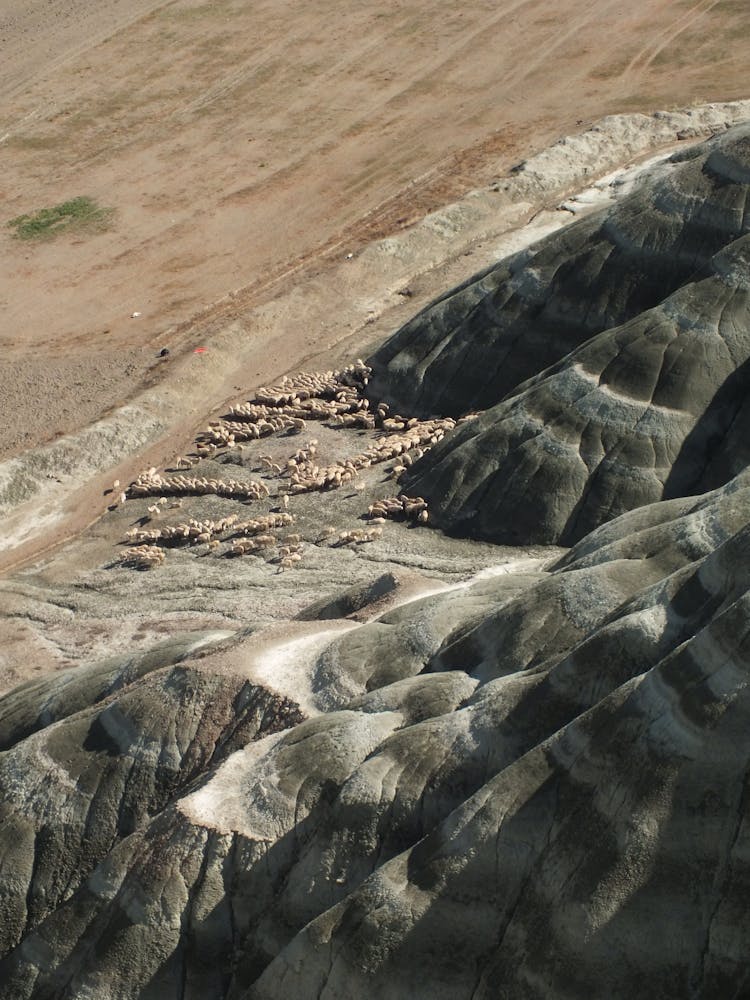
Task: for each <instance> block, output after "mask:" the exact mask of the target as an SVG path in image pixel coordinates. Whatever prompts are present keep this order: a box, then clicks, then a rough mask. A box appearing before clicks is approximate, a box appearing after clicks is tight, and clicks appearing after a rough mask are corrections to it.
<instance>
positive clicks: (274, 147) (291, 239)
mask: <svg viewBox="0 0 750 1000" xmlns="http://www.w3.org/2000/svg"><path fill="white" fill-rule="evenodd" d="M749 21H750V11H748V5H747V3H746V2H745V0H698V2H695V0H690V2H682V0H631V2H630V3H623V2H622V0H557V2H555V3H551V2H550V0H492V2H489V0H469V2H467V3H463V4H455V3H453V2H451V3H448V2H445V0H408V2H407V0H386V2H380V3H377V4H375V3H370V2H367V0H365V2H361V3H356V4H347V3H341V2H333V0H306V2H305V3H299V2H296V3H295V2H293V0H256V2H254V3H252V4H250V3H248V2H247V0H215V2H205V3H196V2H194V0H170V2H166V3H154V2H148V0H140V2H134V0H97V2H96V3H94V2H93V0H44V2H42V0H36V2H31V3H29V2H23V3H22V2H21V0H0V205H2V212H1V213H0V316H1V317H2V319H1V321H0V385H1V386H2V393H0V457H2V456H7V455H12V454H15V453H18V452H20V451H23V450H24V449H26V448H28V447H30V446H33V445H36V444H39V443H42V442H45V441H48V440H50V439H53V438H55V437H57V436H59V435H60V434H62V433H66V432H69V431H72V430H74V429H76V428H78V427H81V426H83V425H86V424H88V423H89V422H91V421H92V420H94V419H96V418H97V417H98V416H100V415H101V414H102V413H104V412H106V411H107V410H109V409H110V408H111V407H112V406H114V405H116V404H118V403H121V402H122V401H123V400H125V399H127V398H128V397H129V396H131V395H132V393H133V392H134V391H136V389H137V388H138V387H139V386H141V385H143V384H144V383H146V382H148V381H149V380H153V379H155V378H158V377H160V370H156V369H154V355H155V352H156V350H157V349H158V348H160V347H161V346H162V345H163V344H166V343H168V344H169V345H170V346H172V347H173V348H175V347H176V348H177V349H178V350H182V349H186V348H188V347H190V346H194V345H195V344H197V343H199V342H200V338H201V336H202V334H203V332H204V330H205V325H204V321H205V320H206V317H207V316H210V312H211V304H212V303H213V302H215V301H217V300H218V299H220V298H221V297H222V296H225V295H226V294H227V293H228V292H230V291H232V290H236V289H243V288H245V289H249V290H250V292H252V290H253V289H254V288H259V289H260V288H262V287H263V286H264V284H265V283H267V281H268V280H269V278H272V277H274V276H279V275H283V274H284V273H285V272H286V271H287V270H288V269H289V268H291V267H293V266H294V265H295V264H297V263H298V262H299V261H301V260H302V261H304V260H314V259H315V257H316V255H317V254H320V252H321V250H323V249H325V248H328V251H329V253H330V251H331V248H335V250H336V252H337V253H338V252H339V250H340V252H341V254H345V253H346V252H349V251H350V250H352V249H354V248H356V246H357V245H358V244H359V243H361V242H362V241H364V240H368V239H371V238H373V237H374V236H378V235H383V234H385V233H388V232H392V231H396V230H398V229H400V228H403V227H404V226H406V225H408V224H409V223H410V222H411V221H413V220H414V219H415V218H417V217H419V216H420V215H422V214H423V213H424V212H425V211H426V210H428V209H429V208H432V207H435V206H437V205H439V204H443V203H445V202H446V201H448V200H450V199H452V198H454V197H456V196H457V195H459V194H461V193H462V192H463V191H465V190H467V189H469V188H472V187H476V186H477V185H479V184H482V183H483V182H485V181H487V180H489V179H491V178H492V177H493V176H495V175H496V174H497V173H498V171H500V170H501V169H503V168H504V167H507V166H508V164H509V163H511V162H513V161H514V160H515V159H517V158H519V157H520V156H522V155H526V154H527V153H529V152H532V151H534V150H535V149H538V148H540V147H541V146H543V145H546V144H547V143H548V142H549V141H551V140H554V139H555V138H556V137H557V136H558V135H561V134H564V133H566V132H570V131H574V130H575V129H576V127H577V124H578V123H582V122H585V121H587V120H590V119H592V118H596V117H599V116H601V115H602V114H606V113H608V112H613V111H623V110H636V109H638V110H640V109H642V110H650V109H654V108H657V107H664V106H670V105H675V104H678V103H679V104H682V105H684V104H685V103H689V102H690V101H691V100H699V99H700V100H727V99H732V98H735V97H739V96H744V95H743V93H742V88H743V87H744V86H745V76H744V74H745V70H746V55H747V41H746V39H747V37H748V27H749V26H750V25H749V24H748V22H749ZM78 195H87V196H90V197H93V198H96V199H97V200H98V201H99V203H100V204H101V205H103V206H106V207H109V208H112V209H113V210H114V215H113V217H112V224H111V228H110V229H109V230H108V231H106V232H103V233H99V234H85V233H83V234H80V233H79V234H76V233H69V234H66V235H60V236H59V237H58V238H57V239H55V240H54V241H50V242H42V243H39V242H23V241H19V240H18V239H16V238H14V231H13V230H12V229H11V228H9V227H8V226H7V222H8V221H10V220H11V219H13V218H15V217H16V216H18V215H21V214H24V213H30V212H33V211H35V210H36V209H39V208H42V207H46V206H52V205H55V204H57V203H59V202H62V201H65V200H67V199H69V198H72V197H75V196H78ZM247 299H248V295H247V294H246V295H245V296H244V301H245V303H246V302H247ZM136 312H137V313H140V316H139V317H137V318H132V314H133V313H136ZM314 339H315V334H314V332H310V333H309V335H307V336H306V337H305V338H304V343H303V342H298V340H299V335H296V337H295V336H291V337H290V341H289V343H288V345H286V351H285V356H284V357H283V358H280V359H279V362H278V363H279V365H281V367H282V368H283V366H284V364H285V363H286V362H288V365H289V366H292V365H293V364H295V362H296V361H297V360H298V358H299V357H300V356H301V355H302V354H306V353H309V351H310V349H311V347H313V346H314Z"/></svg>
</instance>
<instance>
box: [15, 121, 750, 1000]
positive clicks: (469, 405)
mask: <svg viewBox="0 0 750 1000" xmlns="http://www.w3.org/2000/svg"><path fill="white" fill-rule="evenodd" d="M749 150H750V132H748V130H747V129H735V130H733V131H732V132H729V133H727V135H726V136H722V137H721V138H719V139H716V140H713V141H712V143H710V144H709V145H708V147H698V148H696V149H695V150H694V151H691V152H690V154H689V155H687V156H683V157H682V158H681V159H682V161H683V162H681V163H680V164H675V165H673V166H672V167H671V168H669V170H667V171H666V174H665V175H664V176H662V177H661V178H660V179H658V180H656V181H654V182H653V186H651V187H649V188H647V189H644V190H642V191H641V192H636V194H635V195H633V197H632V199H631V201H630V202H628V203H627V204H624V203H623V205H621V206H620V207H618V208H616V209H614V210H610V214H608V215H607V216H606V217H599V218H595V217H591V218H589V219H586V220H584V222H583V223H581V224H579V225H577V226H574V227H572V228H571V229H569V230H568V231H567V232H566V233H565V234H561V235H559V236H558V237H553V238H552V239H551V240H550V241H548V242H547V243H545V244H542V245H540V246H539V247H537V248H535V249H534V250H532V251H529V253H528V254H527V255H525V256H524V257H523V259H521V258H516V259H514V260H513V261H511V262H510V263H508V262H506V263H504V264H502V265H500V266H499V267H498V269H496V271H494V272H492V273H489V274H487V275H485V276H484V277H483V278H482V279H480V281H479V283H475V284H473V285H469V286H467V287H466V288H465V289H463V290H462V291H460V292H458V293H456V294H453V295H451V296H448V297H447V298H446V299H444V300H443V301H442V302H441V303H440V304H438V305H437V306H435V307H433V310H432V312H428V313H427V314H424V315H423V316H422V317H419V318H417V319H416V320H415V321H414V322H413V323H412V324H411V325H410V327H409V328H407V331H410V332H407V331H401V332H400V333H399V334H398V335H397V336H396V338H395V340H394V341H392V342H391V344H390V345H386V347H384V348H383V352H381V357H382V358H386V357H390V359H391V360H389V361H387V363H384V365H383V367H382V369H381V372H380V374H379V376H378V377H379V378H380V379H381V384H380V387H379V389H380V392H381V394H382V395H384V396H387V395H388V393H387V391H385V390H388V389H389V387H390V388H391V389H392V394H391V397H390V398H391V400H392V402H393V403H394V406H395V405H398V406H399V407H403V408H404V409H406V408H407V407H406V404H405V403H403V402H399V398H400V394H404V393H406V394H407V395H408V394H409V393H411V395H409V396H408V398H409V399H410V400H412V401H413V400H414V399H416V400H417V406H418V407H421V408H422V410H423V411H425V412H426V411H430V412H432V411H433V410H435V411H440V412H455V413H458V412H460V411H463V410H469V409H475V408H477V407H480V408H481V407H489V409H487V410H486V412H485V413H483V414H482V415H480V416H479V417H477V418H476V419H475V420H474V421H471V422H468V423H466V424H463V425H461V426H460V427H458V428H457V430H456V431H455V432H453V433H452V434H450V435H448V436H447V437H446V438H445V439H444V441H443V442H442V443H441V444H440V445H438V446H436V447H435V448H434V449H433V451H431V452H429V453H428V455H427V456H425V458H424V459H422V460H421V462H419V463H418V464H417V465H416V466H415V467H414V469H413V471H412V472H411V474H410V478H409V481H408V484H407V486H408V489H409V491H410V492H412V491H416V492H423V493H424V495H425V496H427V497H428V498H429V501H430V508H429V509H430V515H431V522H432V523H433V524H439V525H444V526H445V527H446V528H448V529H449V530H450V531H452V532H457V533H459V532H466V533H471V534H477V535H480V536H482V537H484V538H489V539H498V538H503V539H506V540H508V539H510V540H513V541H518V542H526V541H528V540H529V539H532V538H533V539H542V540H552V541H555V542H559V541H563V542H565V543H575V544H573V546H572V548H570V549H569V551H567V552H566V553H564V554H562V550H560V549H557V550H556V554H555V555H554V556H551V557H549V558H548V559H546V560H545V559H544V558H542V557H541V556H539V554H538V552H537V553H536V554H535V555H534V556H533V557H532V556H530V555H529V553H527V552H523V551H519V553H518V558H517V559H516V560H515V561H513V560H509V559H508V557H507V553H506V557H505V559H504V561H501V560H500V559H499V560H498V565H497V566H494V567H490V568H485V569H484V570H483V571H482V572H479V573H477V574H476V575H475V576H474V577H473V578H471V579H467V580H465V581H464V582H462V583H456V582H455V579H453V580H452V582H451V583H450V584H447V583H441V582H440V581H436V580H434V579H433V580H427V579H426V578H425V577H422V576H420V575H419V574H417V573H411V574H409V573H406V574H403V575H402V576H398V575H394V574H391V573H390V572H389V573H385V574H384V573H383V569H382V566H379V565H378V564H377V563H376V562H374V563H373V567H372V578H371V580H370V581H369V582H367V581H365V582H364V583H361V584H357V585H356V586H355V587H353V588H350V589H348V590H344V588H343V587H342V588H340V590H341V592H340V593H338V594H330V593H328V592H325V591H323V592H321V593H317V594H311V595H310V605H309V607H308V608H307V609H306V610H304V611H302V612H301V613H300V615H299V616H298V619H297V620H296V621H295V622H294V623H291V622H290V623H288V624H287V625H285V626H284V627H283V628H280V627H279V626H278V625H276V626H275V627H274V630H269V629H265V630H264V629H263V628H261V627H258V626H257V625H256V624H254V623H253V622H248V623H247V627H246V628H243V629H242V630H240V631H236V632H233V633H230V632H228V631H224V632H207V633H206V634H204V635H201V636H195V635H193V636H191V638H190V639H189V640H187V639H185V640H181V639H175V640H173V641H170V642H167V643H163V644H161V645H160V646H158V647H156V648H154V649H153V650H152V651H151V652H150V653H148V654H146V655H138V656H136V655H127V654H123V656H122V657H120V658H115V659H111V660H108V661H106V662H101V663H93V664H90V665H88V666H87V667H80V668H77V669H75V670H71V671H66V672H65V673H62V674H58V675H53V676H50V677H47V678H44V679H42V680H38V681H34V682H31V683H28V684H25V685H22V686H21V687H19V688H17V689H15V690H14V691H12V692H10V693H9V694H8V695H6V696H5V697H4V698H2V699H0V748H1V749H0V817H1V818H2V822H1V823H0V986H1V987H2V988H1V989H0V993H1V994H2V996H3V997H4V998H5V997H8V998H11V1000H52V998H54V1000H93V998H95V1000H172V998H174V1000H278V998H282V997H284V998H292V1000H297V998H299V1000H343V998H346V1000H351V998H362V1000H370V998H374V997H378V998H390V1000H412V998H419V1000H478V998H487V1000H490V998H493V1000H494V998H496V997H512V998H514V1000H515V998H528V1000H532V998H533V1000H548V998H550V997H555V998H570V1000H579V998H580V997H583V996H592V997H604V996H606V997H613V998H622V1000H626V998H627V1000H632V998H633V997H636V996H638V997H640V996H654V997H657V996H658V997H661V998H668V1000H685V998H701V1000H703V998H717V1000H718V998H721V1000H725V998H738V1000H739V998H741V997H745V996H747V995H748V993H750V960H748V949H747V941H748V940H749V939H750V906H748V903H747V900H748V889H749V887H750V860H749V859H750V826H749V825H748V792H747V774H748V764H749V763H750V742H749V741H748V738H747V733H748V732H749V731H750V693H749V692H750V685H749V684H748V680H749V679H750V471H748V470H746V468H745V467H746V464H747V462H746V449H747V447H748V445H747V440H748V437H747V434H746V428H747V418H748V413H747V405H746V400H747V398H748V394H747V392H746V385H745V379H746V377H747V376H746V368H747V359H748V357H750V324H748V287H747V280H748V279H747V275H748V251H747V241H748V239H750V237H748V236H743V235H742V234H743V232H747V228H748V226H747V215H746V212H745V198H746V193H747V188H748V183H749V182H750V170H748V166H747V164H748V151H749ZM488 292H490V293H491V295H490V298H489V299H488V298H487V293H488ZM493 295H494V296H495V297H494V298H492V296H493ZM472 296H473V298H472ZM586 296H588V300H586V301H587V302H588V305H587V304H586V301H584V300H585V297H586ZM482 316H484V317H485V319H486V317H488V316H489V317H490V318H492V324H489V325H487V324H485V325H482V322H484V321H482V322H480V319H481V317H482ZM438 321H439V322H438ZM441 323H442V324H444V326H443V327H441V329H440V330H438V327H439V325H440V324H441ZM477 324H478V325H477ZM514 324H516V326H515V327H514ZM512 329H515V330H516V333H515V334H512V333H511V331H512ZM438 334H439V337H438ZM430 338H433V339H432V340H431V339H430ZM436 338H437V339H436ZM412 341H413V344H412V347H411V348H409V349H410V350H412V349H413V351H415V352H417V353H415V354H414V357H413V358H412V360H411V361H410V360H408V358H407V355H406V354H405V353H404V351H405V350H406V347H405V346H404V345H405V344H406V343H407V342H412ZM420 344H421V345H422V346H419V345H420ZM399 345H401V346H399ZM431 345H432V346H431ZM436 345H437V346H436ZM418 351H422V353H421V354H420V353H418ZM483 351H485V354H484V361H482V352H483ZM389 352H390V354H389ZM430 358H431V359H432V360H430ZM435 365H436V366H437V367H434V366H435ZM482 373H484V374H482ZM485 375H486V376H487V377H486V378H485V377H484V376H485ZM410 379H411V382H410V381H409V380H410ZM519 383H523V384H519ZM410 387H411V388H410ZM403 398H407V397H403ZM409 410H410V411H411V410H413V406H410V407H409ZM402 530H404V531H408V530H409V529H408V528H406V527H403V529H402ZM416 530H417V531H425V533H426V535H427V536H429V534H430V533H429V531H426V530H425V529H421V528H420V529H416ZM435 537H438V536H435ZM446 544H456V545H457V544H458V543H455V542H450V543H447V542H446ZM462 544H464V545H467V546H468V545H469V543H462ZM228 565H229V566H231V563H229V564H228ZM229 571H230V569H228V570H227V572H229ZM324 595H325V596H324Z"/></svg>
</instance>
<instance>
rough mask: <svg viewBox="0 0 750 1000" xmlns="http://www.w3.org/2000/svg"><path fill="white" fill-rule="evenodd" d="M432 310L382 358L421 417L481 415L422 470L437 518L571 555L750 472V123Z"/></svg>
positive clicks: (388, 384)
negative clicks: (663, 506)
mask: <svg viewBox="0 0 750 1000" xmlns="http://www.w3.org/2000/svg"><path fill="white" fill-rule="evenodd" d="M673 159H674V160H675V161H676V162H673V163H672V164H671V166H670V167H669V168H668V169H667V170H666V172H661V173H660V174H659V175H658V176H656V177H655V178H653V179H652V180H650V181H649V182H647V183H644V184H642V185H641V186H640V187H639V188H638V189H637V190H636V191H635V192H634V193H633V194H631V195H630V196H629V197H628V198H626V199H624V200H623V201H622V202H620V203H619V204H618V205H616V206H615V207H614V208H612V209H608V210H606V211H604V212H603V213H599V214H597V215H594V216H590V217H588V218H586V219H584V220H582V221H580V222H579V223H577V224H574V225H573V226H571V227H569V228H568V229H566V230H564V231H562V232H560V233H558V234H555V235H552V236H550V237H548V238H547V239H546V240H544V241H542V242H541V243H540V244H537V245H536V247H532V248H530V249H529V250H527V251H524V252H523V253H522V254H519V255H517V256H516V257H514V258H511V259H510V260H509V261H505V262H503V263H501V264H499V265H498V266H497V267H495V268H494V269H492V270H490V271H488V272H486V273H484V274H483V275H480V276H479V277H478V278H476V279H474V280H473V281H471V282H469V283H468V284H467V285H465V286H463V287H462V288H460V289H458V290H455V291H454V292H452V293H450V294H449V295H448V296H447V297H445V298H444V299H442V300H440V301H438V302H437V303H435V304H433V305H432V306H431V307H429V308H428V309H427V310H426V311H425V312H423V313H422V314H420V315H419V316H417V317H416V318H415V319H414V320H413V321H412V322H411V323H409V324H408V325H407V326H406V327H405V328H403V329H402V330H401V331H399V332H398V333H397V334H396V335H395V336H394V337H393V338H391V340H390V341H389V342H388V343H387V344H385V345H384V346H383V348H381V350H380V351H378V352H377V353H376V355H375V356H374V357H373V358H372V360H371V363H372V364H373V366H374V369H375V372H376V377H375V378H374V380H373V383H372V389H371V391H372V393H373V395H374V396H383V397H384V398H385V399H386V400H388V401H390V402H391V403H392V404H393V405H394V406H397V407H398V408H399V409H403V410H404V411H405V412H407V413H412V412H415V411H416V412H417V413H426V412H430V413H433V412H434V413H451V414H454V415H456V414H459V413H461V412H466V411H470V410H482V411H483V412H482V413H481V414H480V416H479V417H478V418H477V419H476V420H473V421H470V422H468V423H465V424H462V425H461V426H460V427H459V428H458V429H457V430H456V431H455V432H454V433H452V434H450V435H448V436H447V437H446V438H445V439H444V441H443V442H442V443H441V444H440V445H439V446H438V447H436V448H434V449H432V451H430V452H429V453H428V454H427V455H426V456H425V457H424V458H423V459H422V460H421V461H420V462H418V463H416V464H415V465H414V466H413V467H412V469H411V470H410V471H409V474H408V475H407V476H406V478H405V481H404V487H405V490H406V492H407V493H409V494H412V495H416V494H419V495H421V496H423V497H425V498H426V499H427V500H428V501H429V503H430V518H431V521H432V523H433V524H435V525H436V526H438V527H441V528H443V529H445V530H446V531H448V532H450V533H454V534H460V535H463V536H469V537H475V538H482V539H485V540H489V541H496V542H503V543H509V544H519V543H520V544H528V543H552V542H554V543H560V544H563V545H569V544H572V543H575V542H576V541H578V540H579V539H581V538H583V537H584V536H585V535H586V534H587V533H588V532H589V531H591V530H592V529H594V528H596V527H598V526H599V525H600V524H602V523H604V522H605V521H607V520H610V519H612V518H613V517H616V516H617V515H618V514H620V513H623V512H624V511H626V510H630V509H632V508H634V507H637V506H641V505H643V504H648V503H651V502H653V501H655V500H660V499H671V498H673V497H679V496H684V495H686V494H698V493H701V492H703V491H705V490H707V489H711V488H713V487H715V486H718V485H721V484H723V483H726V482H728V480H729V479H730V478H731V477H732V476H733V475H735V474H736V473H737V472H739V471H740V470H741V469H743V468H744V467H745V466H746V464H747V460H748V445H747V441H748V435H747V430H748V417H749V416H750V414H749V413H748V403H747V399H748V389H750V279H749V278H748V275H749V274H750V235H748V234H749V233H750V212H748V209H747V205H748V191H749V190H750V126H739V127H737V128H735V129H732V130H730V131H729V132H727V134H726V135H724V136H721V137H720V138H717V139H713V140H711V142H709V143H707V144H704V145H702V146H699V147H695V148H694V149H692V150H690V151H688V152H687V153H683V154H681V155H680V156H679V157H674V158H673Z"/></svg>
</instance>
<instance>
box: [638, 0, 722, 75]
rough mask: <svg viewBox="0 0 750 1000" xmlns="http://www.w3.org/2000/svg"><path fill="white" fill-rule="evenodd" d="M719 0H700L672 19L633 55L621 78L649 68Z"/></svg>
mask: <svg viewBox="0 0 750 1000" xmlns="http://www.w3.org/2000/svg"><path fill="white" fill-rule="evenodd" d="M718 2H719V0H698V3H696V4H694V5H693V6H692V7H691V8H690V10H688V11H686V12H685V13H684V14H682V15H681V16H680V17H678V18H676V19H675V20H674V21H672V22H671V23H670V24H669V25H668V27H666V28H665V29H664V31H662V32H661V33H660V34H659V35H657V37H656V39H652V40H651V41H650V42H649V44H648V45H644V47H643V48H642V49H640V50H639V51H638V52H637V53H636V54H635V55H634V56H633V58H632V59H631V60H630V62H629V63H628V65H627V66H626V67H625V69H624V71H623V73H622V75H621V79H627V78H628V77H631V76H633V75H634V74H635V73H642V72H643V71H644V70H646V69H648V67H649V66H650V65H651V63H653V61H654V59H656V58H657V56H659V55H660V53H661V52H663V51H664V49H666V47H667V46H668V45H671V44H672V42H673V41H674V40H675V39H676V38H678V37H679V36H680V35H681V34H682V33H683V32H684V31H687V30H688V28H692V27H693V25H694V24H696V23H697V22H698V21H700V20H701V18H703V17H705V16H706V14H708V13H710V12H711V11H712V10H713V8H714V7H715V6H716V5H717V4H718Z"/></svg>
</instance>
